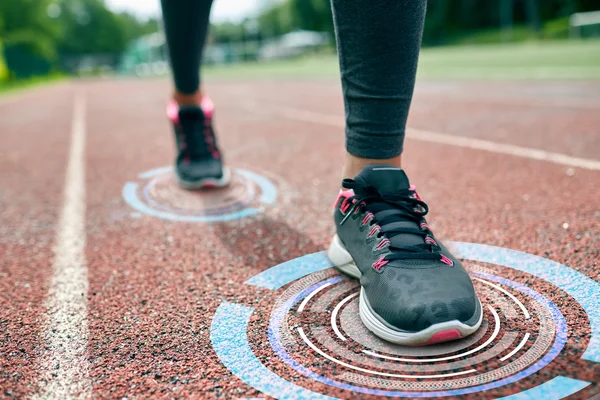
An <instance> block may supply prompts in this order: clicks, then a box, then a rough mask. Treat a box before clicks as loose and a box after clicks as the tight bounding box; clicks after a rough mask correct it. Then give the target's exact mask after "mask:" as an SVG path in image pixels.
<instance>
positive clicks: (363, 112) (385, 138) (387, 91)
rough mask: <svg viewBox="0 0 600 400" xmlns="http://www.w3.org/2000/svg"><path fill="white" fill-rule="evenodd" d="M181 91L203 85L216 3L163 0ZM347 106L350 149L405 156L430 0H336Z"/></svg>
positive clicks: (377, 155) (370, 154) (333, 1)
mask: <svg viewBox="0 0 600 400" xmlns="http://www.w3.org/2000/svg"><path fill="white" fill-rule="evenodd" d="M161 3H162V10H163V19H164V26H165V33H166V37H167V43H168V48H169V56H170V59H171V66H172V69H173V76H174V79H175V87H176V88H177V90H178V91H180V92H181V93H185V94H190V93H194V92H196V91H197V90H198V88H199V87H200V72H199V71H200V61H201V59H202V49H203V47H204V42H205V40H206V33H207V29H208V20H209V15H210V8H211V4H212V0H161ZM331 4H332V8H333V17H334V21H335V31H336V38H337V46H338V54H339V61H340V70H341V76H342V87H343V90H344V104H345V109H346V150H348V152H349V153H350V154H353V155H355V156H358V157H363V158H373V159H385V158H392V157H395V156H397V155H399V154H401V153H402V148H403V143H404V133H405V128H406V119H407V117H408V111H409V108H410V102H411V99H412V94H413V89H414V85H415V75H416V71H417V61H418V58H419V49H420V47H421V36H422V32H423V23H424V19H425V9H426V0H331Z"/></svg>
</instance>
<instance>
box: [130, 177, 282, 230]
mask: <svg viewBox="0 0 600 400" xmlns="http://www.w3.org/2000/svg"><path fill="white" fill-rule="evenodd" d="M172 173H173V168H172V167H161V168H155V169H152V170H149V171H146V172H143V173H141V174H139V175H138V178H139V179H140V180H141V182H136V181H130V182H126V183H125V185H124V186H123V190H122V195H123V199H124V200H125V202H126V203H127V204H129V205H130V206H131V207H132V208H134V209H135V210H137V211H138V212H140V213H142V214H145V215H150V216H153V217H157V218H162V219H166V220H171V221H179V222H204V223H208V222H221V221H231V220H235V219H240V218H245V217H250V216H252V215H256V214H258V213H260V212H261V207H259V206H257V205H260V206H267V205H272V204H274V203H275V200H276V199H277V188H276V186H275V185H274V184H273V183H272V182H271V181H270V180H269V179H268V178H266V177H264V176H262V175H259V174H257V173H256V172H253V171H250V170H247V169H243V168H234V169H232V185H234V184H235V185H237V186H238V187H241V188H243V194H242V195H241V196H239V198H236V199H234V201H232V202H231V204H225V205H222V206H217V207H215V208H212V209H208V208H202V207H198V208H199V209H196V210H193V209H192V210H190V209H184V208H183V207H177V206H174V205H169V204H165V202H164V201H163V202H161V201H160V200H157V199H155V198H153V197H152V196H151V195H150V193H149V192H150V188H151V185H152V184H153V182H154V181H156V180H157V179H159V178H163V179H164V180H169V181H173V178H172V176H171V175H172ZM173 186H175V185H174V184H173ZM175 190H178V192H177V193H175V195H176V196H177V197H180V198H181V197H183V196H185V195H187V196H191V195H196V196H199V194H200V192H199V191H196V192H190V191H184V190H181V191H179V190H180V189H178V188H172V189H171V191H175ZM219 190H227V189H219ZM216 192H217V191H215V190H213V191H212V193H216ZM207 193H210V192H207ZM253 204H254V205H253Z"/></svg>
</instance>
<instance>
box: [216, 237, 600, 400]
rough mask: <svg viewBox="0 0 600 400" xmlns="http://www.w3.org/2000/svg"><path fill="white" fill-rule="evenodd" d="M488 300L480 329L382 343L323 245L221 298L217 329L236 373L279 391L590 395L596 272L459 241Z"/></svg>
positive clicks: (598, 348) (597, 315)
mask: <svg viewBox="0 0 600 400" xmlns="http://www.w3.org/2000/svg"><path fill="white" fill-rule="evenodd" d="M450 245H451V247H452V249H453V251H454V253H455V254H456V255H457V256H458V257H459V258H461V259H463V260H464V263H465V265H466V267H467V268H468V269H469V271H470V274H471V276H472V278H473V282H474V284H475V286H476V290H477V292H478V294H479V297H480V299H481V302H482V305H483V307H484V318H483V322H482V325H481V328H480V329H479V330H478V331H477V332H476V333H475V334H473V335H471V336H469V337H467V338H464V339H461V340H457V341H454V342H448V343H443V344H438V345H432V346H427V347H405V346H398V345H394V344H391V343H387V342H385V341H383V340H381V339H379V338H377V337H376V336H374V335H373V334H371V333H370V332H369V331H368V330H367V329H366V328H365V327H364V326H363V324H362V322H361V321H360V317H359V316H358V293H359V291H358V290H359V285H358V282H357V281H354V280H352V279H349V278H347V277H345V276H341V275H339V274H338V273H337V272H336V271H335V270H334V269H333V268H331V264H330V263H329V261H328V259H327V256H326V255H325V253H315V254H310V255H307V256H303V257H300V258H297V259H294V260H291V261H288V262H286V263H283V264H280V265H277V266H275V267H273V268H270V269H268V270H266V271H264V272H262V273H260V274H258V275H256V276H254V277H252V278H251V279H249V280H248V281H247V282H246V284H247V285H251V286H254V287H257V289H258V288H261V289H260V290H262V291H264V290H265V289H267V290H268V291H267V293H268V294H269V295H267V296H264V298H265V300H263V301H262V302H261V303H260V304H259V305H258V306H256V307H254V308H253V307H248V306H247V305H243V304H239V303H233V302H223V303H222V304H221V305H220V306H219V308H218V309H217V311H216V313H215V316H214V318H213V321H212V326H211V333H210V334H211V341H212V344H213V347H214V349H215V351H216V353H217V355H218V356H219V358H220V359H221V361H222V362H223V364H224V365H225V366H226V367H227V368H228V369H229V370H230V371H231V372H232V373H233V374H235V375H236V376H237V377H238V378H240V379H241V380H242V381H244V382H245V383H247V384H248V385H250V386H252V387H254V388H255V389H257V390H259V391H261V392H263V393H265V394H267V395H269V396H272V397H275V398H311V399H316V398H319V399H328V398H351V397H357V396H360V397H361V398H364V397H381V396H383V397H433V398H437V397H457V396H465V397H468V398H477V399H480V398H506V399H511V400H520V399H561V398H564V397H567V396H573V397H574V398H583V399H587V398H591V397H593V396H595V393H596V392H597V391H598V387H597V386H596V385H595V384H594V383H597V382H598V381H599V380H600V379H599V378H600V284H598V283H597V282H596V281H594V280H592V279H590V278H588V277H586V276H585V275H582V274H580V273H579V272H577V271H575V270H574V269H571V268H569V267H567V266H564V265H561V264H559V263H556V262H554V261H551V260H548V259H545V258H542V257H538V256H534V255H531V254H527V253H522V252H518V251H514V250H510V249H505V248H500V247H494V246H488V245H482V244H474V243H462V242H454V243H451V244H450Z"/></svg>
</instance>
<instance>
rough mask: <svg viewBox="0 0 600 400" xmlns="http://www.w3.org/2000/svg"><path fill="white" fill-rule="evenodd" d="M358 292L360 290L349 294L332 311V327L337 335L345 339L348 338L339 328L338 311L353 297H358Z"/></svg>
mask: <svg viewBox="0 0 600 400" xmlns="http://www.w3.org/2000/svg"><path fill="white" fill-rule="evenodd" d="M358 293H359V292H355V293H352V294H351V295H350V296H348V297H346V298H345V299H344V300H342V301H340V303H339V304H338V305H337V306H335V308H334V309H333V312H332V313H331V327H332V328H333V331H334V332H335V334H336V335H337V337H339V338H340V339H341V340H343V341H346V340H347V339H346V337H345V336H344V335H342V332H340V330H339V329H338V326H337V314H338V312H340V308H342V306H343V305H344V304H346V303H347V302H348V301H349V300H350V299H351V298H353V297H356V296H357V295H358Z"/></svg>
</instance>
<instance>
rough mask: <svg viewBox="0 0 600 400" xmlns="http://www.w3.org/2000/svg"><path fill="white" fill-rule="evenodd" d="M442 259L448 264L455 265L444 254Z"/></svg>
mask: <svg viewBox="0 0 600 400" xmlns="http://www.w3.org/2000/svg"><path fill="white" fill-rule="evenodd" d="M440 261H441V262H443V263H444V264H448V265H449V266H453V265H454V262H453V261H452V260H451V259H449V258H448V257H446V256H445V255H443V254H442V255H440Z"/></svg>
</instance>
